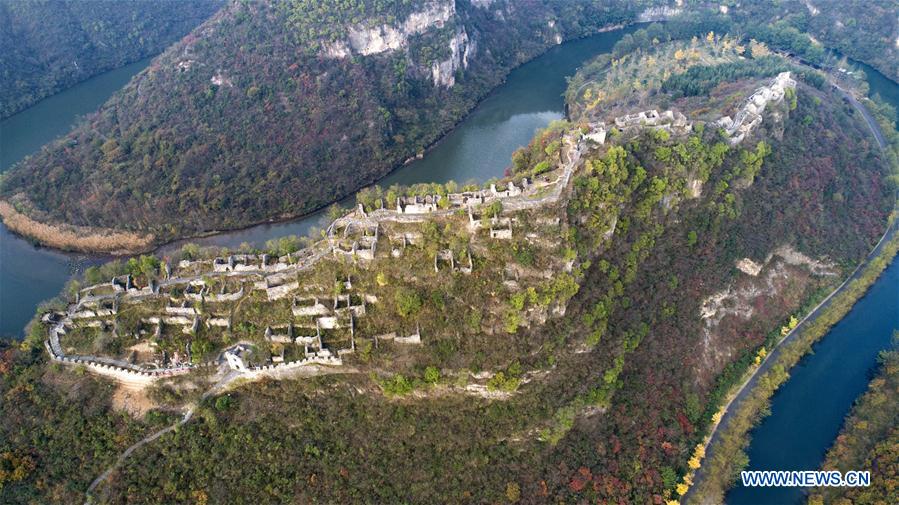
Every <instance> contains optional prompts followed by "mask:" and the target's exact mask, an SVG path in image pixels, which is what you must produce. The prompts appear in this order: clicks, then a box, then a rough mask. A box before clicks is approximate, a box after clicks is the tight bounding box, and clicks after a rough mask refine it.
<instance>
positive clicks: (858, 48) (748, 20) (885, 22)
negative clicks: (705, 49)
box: [731, 0, 899, 82]
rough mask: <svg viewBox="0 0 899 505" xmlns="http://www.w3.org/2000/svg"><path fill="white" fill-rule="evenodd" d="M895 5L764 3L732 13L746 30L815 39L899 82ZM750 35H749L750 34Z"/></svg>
mask: <svg viewBox="0 0 899 505" xmlns="http://www.w3.org/2000/svg"><path fill="white" fill-rule="evenodd" d="M896 8H897V6H896V2H894V1H893V0H818V1H814V2H807V1H801V0H789V1H778V0H760V1H751V2H743V3H741V4H740V6H739V7H734V8H733V9H732V10H731V15H732V16H733V18H734V20H735V21H737V22H740V23H741V24H744V25H750V26H752V25H756V24H759V23H764V24H768V23H771V26H770V27H769V30H770V31H771V32H776V31H780V32H784V31H786V30H788V29H793V30H797V31H799V32H805V33H809V34H811V35H813V36H814V37H815V39H817V41H818V43H820V44H822V45H823V46H825V47H827V48H831V49H837V50H839V51H840V52H842V53H843V54H845V55H846V56H849V57H851V58H854V59H856V60H859V61H863V62H865V63H867V64H869V65H871V66H872V67H874V68H876V69H877V70H879V71H880V72H881V73H882V74H883V75H885V76H887V77H888V78H890V79H892V80H893V81H896V82H899V44H897V40H899V18H897V16H896ZM750 31H751V30H750Z"/></svg>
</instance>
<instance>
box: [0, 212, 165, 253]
mask: <svg viewBox="0 0 899 505" xmlns="http://www.w3.org/2000/svg"><path fill="white" fill-rule="evenodd" d="M0 218H2V219H3V222H4V223H5V224H6V226H7V227H8V228H9V229H10V230H12V231H14V232H16V233H19V234H21V235H24V236H26V237H30V238H32V239H34V240H37V241H38V242H40V243H42V244H44V245H48V246H50V247H55V248H57V249H65V250H70V251H81V252H101V253H111V254H135V253H140V252H145V251H147V250H149V249H151V248H152V246H153V241H154V239H155V237H154V236H153V235H152V234H148V235H139V234H137V233H132V232H123V231H114V230H111V229H108V228H90V227H84V226H72V225H54V224H45V223H40V222H37V221H35V220H33V219H31V218H30V217H28V216H26V215H24V214H22V213H20V212H19V211H17V210H16V209H15V208H13V206H12V205H10V204H9V203H8V202H4V201H0Z"/></svg>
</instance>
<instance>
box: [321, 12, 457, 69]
mask: <svg viewBox="0 0 899 505" xmlns="http://www.w3.org/2000/svg"><path fill="white" fill-rule="evenodd" d="M455 14H456V3H455V1H454V0H448V1H446V0H444V1H442V2H434V3H430V4H427V5H425V6H424V7H423V8H422V10H419V11H415V12H413V13H411V14H410V15H409V16H408V17H407V18H406V19H405V20H404V21H403V22H402V23H401V24H400V25H398V26H394V25H390V24H382V25H378V26H373V27H368V26H365V24H361V25H356V26H352V27H350V28H349V29H348V30H347V37H346V40H342V41H338V42H331V43H328V44H325V50H324V55H325V56H327V57H330V58H345V57H347V56H349V55H351V54H361V55H363V56H368V55H372V54H379V53H383V52H387V51H396V50H397V49H403V48H405V47H407V46H408V42H409V37H411V36H413V35H419V34H422V33H425V32H427V31H429V30H431V29H435V28H436V29H439V28H443V27H444V25H445V24H446V23H447V22H448V21H450V20H451V19H453V17H454V16H455Z"/></svg>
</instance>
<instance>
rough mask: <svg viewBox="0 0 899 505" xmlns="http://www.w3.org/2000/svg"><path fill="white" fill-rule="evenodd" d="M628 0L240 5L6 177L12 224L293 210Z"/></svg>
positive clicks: (153, 236) (146, 239)
mask: <svg viewBox="0 0 899 505" xmlns="http://www.w3.org/2000/svg"><path fill="white" fill-rule="evenodd" d="M638 9H640V7H639V6H636V5H634V4H633V3H631V2H623V1H621V2H619V1H616V2H612V3H608V4H604V5H596V4H592V3H585V4H576V5H574V4H570V3H569V2H561V1H557V0H543V1H537V2H530V3H528V5H527V6H526V8H525V6H518V4H517V3H516V2H508V1H496V2H482V1H471V2H469V1H462V0H460V1H458V2H457V1H455V0H440V1H433V2H424V3H415V2H405V1H402V2H401V1H387V2H374V1H366V2H357V3H351V4H344V3H334V2H325V3H321V2H313V1H306V0H295V1H291V2H272V1H264V2H240V1H232V2H229V3H228V4H227V5H226V6H225V7H223V8H222V9H221V10H220V11H219V12H217V13H216V14H215V15H214V16H213V17H212V18H211V19H209V20H208V21H207V22H205V23H203V24H202V25H201V26H199V27H198V28H196V29H195V30H194V31H193V32H192V33H191V34H189V35H188V36H187V37H185V38H184V39H183V40H181V41H180V42H178V43H177V44H175V45H173V46H172V47H170V48H169V49H167V50H166V51H165V52H164V53H163V54H162V55H161V56H159V57H158V58H156V59H155V60H154V61H153V63H152V64H151V65H150V67H149V68H148V69H146V70H145V71H143V72H141V73H140V74H138V75H137V76H136V77H135V78H134V79H133V80H132V81H131V83H130V84H129V85H128V86H126V87H125V88H124V89H123V90H122V91H121V92H119V93H118V94H116V95H115V96H114V97H113V98H112V99H111V100H110V101H109V102H107V103H106V104H105V105H104V106H103V107H102V108H101V109H100V111H99V112H98V113H97V114H95V115H92V116H90V117H88V118H87V119H86V120H85V121H84V122H83V123H82V124H80V125H79V126H78V127H76V128H75V130H74V131H72V132H71V133H70V134H69V135H67V136H66V137H64V138H62V139H60V140H59V141H57V142H55V143H53V144H51V145H49V146H47V147H45V148H44V149H43V150H42V151H41V152H39V153H37V154H35V155H34V156H32V157H31V158H29V159H26V160H25V161H23V162H22V163H20V164H19V165H18V166H17V167H15V168H13V169H12V170H11V171H10V172H9V173H8V174H7V175H6V176H5V177H4V178H3V180H2V182H0V196H2V199H3V201H4V205H3V206H2V207H0V214H2V216H3V218H4V221H5V222H6V223H7V226H9V227H10V228H12V229H14V230H15V231H17V232H20V233H22V234H25V235H28V236H31V237H34V238H37V239H38V240H41V241H43V242H45V243H49V244H50V245H53V246H55V247H60V248H68V249H76V250H92V251H118V252H122V251H131V252H134V251H143V250H147V249H150V248H152V246H153V245H158V244H159V243H162V242H166V241H168V240H171V239H173V238H176V237H182V236H190V235H195V234H198V233H201V232H207V231H210V230H224V229H231V228H237V227H241V226H246V225H249V224H253V223H258V222H262V221H265V220H270V219H284V218H288V217H292V216H300V215H303V214H305V213H308V212H310V211H312V210H315V209H317V208H319V207H322V206H325V205H328V204H330V203H331V202H333V201H335V200H338V199H340V198H341V197H344V196H347V195H348V194H351V193H352V192H353V191H354V190H356V189H359V188H360V187H362V186H364V185H367V184H370V183H371V182H373V181H375V180H377V179H379V178H380V177H383V176H384V175H385V174H387V173H388V172H389V171H390V170H391V169H393V168H394V167H396V166H398V165H399V164H401V163H402V162H403V161H405V160H407V159H409V158H411V157H414V156H416V155H418V154H420V153H422V152H423V151H424V149H425V148H426V147H428V146H429V145H431V144H432V143H433V142H435V141H436V140H437V139H438V138H440V136H441V135H443V134H444V133H445V132H447V131H448V130H449V129H450V128H451V127H452V126H453V125H455V124H456V123H457V122H458V121H459V120H460V119H461V118H462V117H463V116H464V115H465V114H466V113H467V112H468V111H470V110H471V109H472V108H473V107H474V105H475V104H476V103H477V102H478V100H480V99H481V98H483V97H484V96H485V95H486V94H487V93H488V92H489V91H490V90H491V89H493V88H494V87H495V86H497V85H498V84H499V83H500V82H501V81H502V80H503V78H504V77H505V76H506V74H507V73H508V72H509V71H510V70H511V69H512V68H514V67H515V66H517V65H519V64H521V63H523V62H525V61H527V60H529V59H531V58H533V57H534V56H536V55H538V54H540V53H541V52H543V51H545V50H546V49H547V48H549V47H551V46H553V45H555V44H559V43H561V42H562V41H564V40H567V39H571V38H576V37H581V36H585V35H589V34H592V33H596V32H597V31H599V30H602V29H606V28H609V27H613V26H618V25H621V24H623V23H629V22H632V21H634V20H635V19H636V17H637V13H638Z"/></svg>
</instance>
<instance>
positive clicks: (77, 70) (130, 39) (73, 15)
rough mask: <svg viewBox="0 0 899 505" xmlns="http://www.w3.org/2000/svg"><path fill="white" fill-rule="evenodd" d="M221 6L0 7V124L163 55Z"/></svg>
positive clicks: (59, 3)
mask: <svg viewBox="0 0 899 505" xmlns="http://www.w3.org/2000/svg"><path fill="white" fill-rule="evenodd" d="M222 3H223V2H222V0H196V1H191V2H172V1H163V2H160V1H158V0H150V1H147V0H131V1H128V2H117V1H109V0H92V1H91V2H81V1H77V0H75V1H72V0H54V1H49V2H46V1H42V2H36V1H29V0H25V1H22V0H9V1H6V2H3V3H2V4H0V118H5V117H8V116H11V115H13V114H15V113H16V112H19V111H21V110H24V109H26V108H28V107H30V106H32V105H34V104H35V103H37V102H38V101H40V100H41V99H43V98H46V97H48V96H50V95H52V94H54V93H58V92H60V91H62V90H64V89H66V88H68V87H71V86H72V85H74V84H76V83H78V82H81V81H83V80H85V79H87V78H89V77H92V76H95V75H97V74H100V73H102V72H105V71H107V70H111V69H114V68H118V67H121V66H123V65H125V64H128V63H131V62H133V61H137V60H139V59H141V58H146V57H148V56H153V55H154V54H157V53H161V52H162V51H163V50H164V49H165V48H166V47H168V46H169V45H170V44H172V43H173V42H175V41H176V40H178V39H179V38H181V37H182V36H184V35H185V34H186V33H188V32H189V31H190V30H192V29H193V28H194V27H195V26H197V25H199V24H200V23H201V22H202V21H203V20H204V19H206V18H208V17H209V16H210V15H212V13H213V12H215V10H216V9H218V8H219V7H221V5H222Z"/></svg>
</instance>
